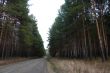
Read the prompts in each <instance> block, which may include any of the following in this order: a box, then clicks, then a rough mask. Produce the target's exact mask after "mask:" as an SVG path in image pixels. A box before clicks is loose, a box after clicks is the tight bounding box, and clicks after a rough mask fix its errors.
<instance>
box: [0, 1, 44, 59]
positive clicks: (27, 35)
mask: <svg viewBox="0 0 110 73" xmlns="http://www.w3.org/2000/svg"><path fill="white" fill-rule="evenodd" d="M27 2H28V0H16V1H15V0H0V57H1V58H2V59H6V58H10V57H16V56H23V57H33V56H38V57H42V56H44V55H45V51H44V46H43V41H42V38H41V36H40V34H39V31H38V28H37V24H36V20H35V18H34V17H33V16H32V15H30V16H29V15H28V13H29V10H28V3H27Z"/></svg>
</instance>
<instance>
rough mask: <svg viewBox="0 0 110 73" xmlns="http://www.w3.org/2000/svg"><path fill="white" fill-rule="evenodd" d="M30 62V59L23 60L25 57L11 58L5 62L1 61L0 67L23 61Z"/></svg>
mask: <svg viewBox="0 0 110 73" xmlns="http://www.w3.org/2000/svg"><path fill="white" fill-rule="evenodd" d="M25 60H29V58H23V57H17V58H9V59H5V60H1V59H0V66H1V65H7V64H12V63H17V62H21V61H25Z"/></svg>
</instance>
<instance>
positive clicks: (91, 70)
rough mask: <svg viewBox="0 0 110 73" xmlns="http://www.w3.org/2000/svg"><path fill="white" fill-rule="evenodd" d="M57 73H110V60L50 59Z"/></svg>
mask: <svg viewBox="0 0 110 73" xmlns="http://www.w3.org/2000/svg"><path fill="white" fill-rule="evenodd" d="M50 63H51V64H52V65H54V66H53V68H54V70H55V71H56V73H110V60H108V61H106V62H101V60H91V61H90V60H66V59H50Z"/></svg>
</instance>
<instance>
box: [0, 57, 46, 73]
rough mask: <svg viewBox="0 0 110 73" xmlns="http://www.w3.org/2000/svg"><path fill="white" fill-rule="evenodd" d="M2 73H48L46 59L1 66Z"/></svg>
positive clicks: (0, 72)
mask: <svg viewBox="0 0 110 73" xmlns="http://www.w3.org/2000/svg"><path fill="white" fill-rule="evenodd" d="M0 73H48V70H47V62H46V60H45V59H43V58H42V59H32V60H28V61H23V62H19V63H15V64H9V65H5V66H0Z"/></svg>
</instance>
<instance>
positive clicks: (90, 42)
mask: <svg viewBox="0 0 110 73" xmlns="http://www.w3.org/2000/svg"><path fill="white" fill-rule="evenodd" d="M109 6H110V2H109V1H108V0H104V1H102V0H101V1H100V0H65V4H64V5H62V7H61V9H60V11H59V16H58V17H57V18H56V19H55V22H54V24H53V26H52V27H51V29H50V32H49V33H50V34H49V45H48V46H49V51H50V55H51V56H59V57H68V58H90V59H91V58H96V57H102V60H106V59H107V58H108V56H110V54H109V53H110V50H109V47H110V46H109V45H108V44H109V43H110V42H109V38H110V36H109V35H110V32H109V28H110V27H109V24H110V23H109V22H110V21H108V20H109V18H110V16H109V15H110V9H109Z"/></svg>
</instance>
